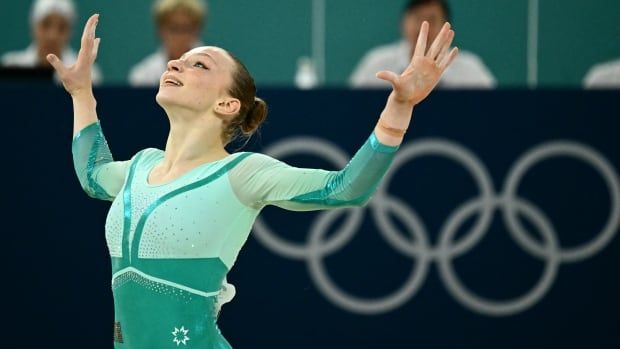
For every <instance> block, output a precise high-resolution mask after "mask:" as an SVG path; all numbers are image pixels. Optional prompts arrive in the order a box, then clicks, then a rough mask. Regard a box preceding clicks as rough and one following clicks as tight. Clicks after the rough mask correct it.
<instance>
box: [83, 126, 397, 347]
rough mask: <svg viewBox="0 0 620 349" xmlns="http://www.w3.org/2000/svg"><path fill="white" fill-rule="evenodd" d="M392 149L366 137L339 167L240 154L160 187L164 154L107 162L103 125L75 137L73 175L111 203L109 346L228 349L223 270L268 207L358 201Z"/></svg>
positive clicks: (144, 153)
mask: <svg viewBox="0 0 620 349" xmlns="http://www.w3.org/2000/svg"><path fill="white" fill-rule="evenodd" d="M397 149H398V147H396V146H387V145H384V144H381V143H380V142H379V141H378V139H377V138H376V136H375V134H374V133H372V134H371V135H370V137H369V138H368V140H367V141H366V142H365V143H364V144H363V146H362V147H361V148H360V149H359V150H358V151H357V152H356V154H355V155H354V156H353V158H352V159H351V160H350V161H349V163H348V164H347V166H346V167H345V168H344V169H342V170H340V171H326V170H322V169H308V168H298V167H293V166H290V165H288V164H286V163H284V162H282V161H279V160H276V159H274V158H272V157H270V156H268V155H265V154H261V153H254V152H237V153H233V154H230V155H228V156H227V157H226V158H223V159H221V160H217V161H212V162H208V163H204V164H202V165H199V166H197V167H195V168H193V169H191V170H190V171H188V172H186V173H185V174H183V175H182V176H180V177H178V178H176V179H174V180H172V181H169V182H167V183H164V184H149V183H148V180H147V177H148V174H149V172H150V171H151V169H152V168H153V167H154V166H155V165H156V164H158V163H159V162H161V161H162V160H163V157H164V151H162V150H160V149H156V148H147V149H143V150H141V151H139V152H138V153H136V154H135V155H134V156H133V157H132V158H131V159H130V160H126V161H114V160H113V158H112V155H111V153H110V150H109V148H108V144H107V142H106V139H105V137H104V135H103V132H102V129H101V125H100V122H99V121H97V122H95V123H92V124H90V125H88V126H86V127H84V128H83V129H82V130H80V131H79V132H78V133H77V134H76V135H75V137H74V138H73V143H72V152H73V161H74V167H75V171H76V173H77V176H78V179H79V181H80V184H81V186H82V188H83V189H84V191H85V192H86V193H87V194H88V195H89V196H91V197H93V198H97V199H102V200H108V201H112V204H111V207H110V210H109V212H108V215H107V219H106V224H105V236H106V243H107V246H108V250H109V252H110V256H111V262H112V273H113V275H112V290H113V297H114V311H115V322H114V347H115V348H131V349H159V348H162V349H163V348H176V347H183V348H201V349H215V348H218V349H220V348H231V345H230V344H229V342H228V341H227V340H226V339H225V338H224V336H223V335H222V333H221V332H220V330H219V328H218V326H217V318H218V314H219V310H220V308H221V304H222V302H223V301H222V300H223V299H224V298H225V297H222V294H223V290H224V289H225V288H226V286H227V285H228V286H230V285H229V284H227V282H226V274H227V273H228V271H230V269H231V268H232V266H233V265H234V263H235V260H236V258H237V255H238V254H239V251H240V250H241V247H242V246H243V245H244V243H245V241H246V240H247V238H248V235H249V233H250V231H251V228H252V224H253V222H254V220H255V218H256V216H257V215H258V214H259V212H260V211H261V209H262V208H263V207H265V206H266V205H276V206H279V207H282V208H284V209H287V210H294V211H306V210H321V209H331V208H338V207H348V206H361V205H364V204H365V203H366V202H367V201H368V200H369V199H370V197H371V195H372V194H373V192H374V191H375V189H376V187H377V185H378V184H379V182H380V180H381V178H382V177H383V176H384V174H385V172H386V171H387V169H388V167H389V165H390V163H391V162H392V159H393V157H394V154H395V152H396V150H397Z"/></svg>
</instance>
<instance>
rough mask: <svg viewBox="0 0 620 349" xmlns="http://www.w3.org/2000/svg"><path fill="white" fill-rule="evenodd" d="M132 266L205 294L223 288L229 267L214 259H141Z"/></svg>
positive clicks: (216, 258) (218, 259)
mask: <svg viewBox="0 0 620 349" xmlns="http://www.w3.org/2000/svg"><path fill="white" fill-rule="evenodd" d="M132 266H133V267H135V268H138V269H139V270H140V271H142V272H144V273H146V274H149V275H151V276H154V277H157V278H160V279H164V280H169V281H172V282H174V283H177V284H180V285H183V286H187V287H190V288H193V289H196V290H199V291H203V292H214V291H218V290H219V289H220V288H221V287H222V283H223V281H224V276H225V275H226V273H228V267H227V266H226V265H224V263H223V262H222V260H221V259H220V258H218V257H214V258H153V259H150V258H140V259H138V260H137V261H136V262H135V263H132Z"/></svg>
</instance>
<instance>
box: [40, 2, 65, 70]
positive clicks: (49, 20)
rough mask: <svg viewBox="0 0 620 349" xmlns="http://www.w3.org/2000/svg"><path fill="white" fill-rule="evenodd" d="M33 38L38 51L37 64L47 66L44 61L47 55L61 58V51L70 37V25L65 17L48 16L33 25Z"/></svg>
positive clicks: (57, 15)
mask: <svg viewBox="0 0 620 349" xmlns="http://www.w3.org/2000/svg"><path fill="white" fill-rule="evenodd" d="M33 36H34V41H35V43H36V45H37V48H38V50H39V52H38V53H39V62H41V64H49V63H48V62H47V60H46V59H45V56H46V55H47V54H49V53H53V54H55V55H57V56H58V57H61V58H62V50H63V49H64V48H65V46H66V45H67V43H68V42H69V38H70V36H71V23H69V20H68V19H67V18H66V17H63V16H61V15H59V14H50V15H48V16H45V17H44V18H43V19H41V20H40V21H38V22H37V23H35V25H34V27H33Z"/></svg>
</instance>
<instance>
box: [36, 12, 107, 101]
mask: <svg viewBox="0 0 620 349" xmlns="http://www.w3.org/2000/svg"><path fill="white" fill-rule="evenodd" d="M98 22H99V15H98V14H95V15H92V16H91V17H90V18H89V19H88V21H87V22H86V25H85V26H84V32H83V33H82V42H81V47H80V52H79V54H78V57H77V60H76V62H75V64H74V65H72V66H71V67H67V66H65V65H64V64H63V63H62V61H61V60H60V59H59V58H58V57H57V56H56V55H54V54H49V55H47V57H46V58H47V60H48V61H49V62H50V64H51V65H52V66H53V67H54V69H55V70H56V72H57V73H58V77H59V78H60V80H61V81H62V84H63V86H64V87H65V89H66V90H67V92H69V93H70V94H72V95H74V94H75V93H78V92H79V91H88V90H90V89H91V88H92V78H91V71H92V68H93V63H94V62H95V59H96V58H97V51H98V50H99V42H100V41H101V39H100V38H95V30H96V28H97V23H98Z"/></svg>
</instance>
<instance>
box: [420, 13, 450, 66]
mask: <svg viewBox="0 0 620 349" xmlns="http://www.w3.org/2000/svg"><path fill="white" fill-rule="evenodd" d="M449 30H450V23H449V22H446V23H444V25H443V27H442V28H441V31H439V34H437V37H436V38H435V40H434V41H433V44H432V45H431V48H430V49H429V50H428V54H427V55H426V56H427V57H430V58H432V59H435V58H436V57H437V55H438V54H439V49H440V48H441V46H442V45H443V44H444V42H445V40H446V35H447V33H448V31H449Z"/></svg>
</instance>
